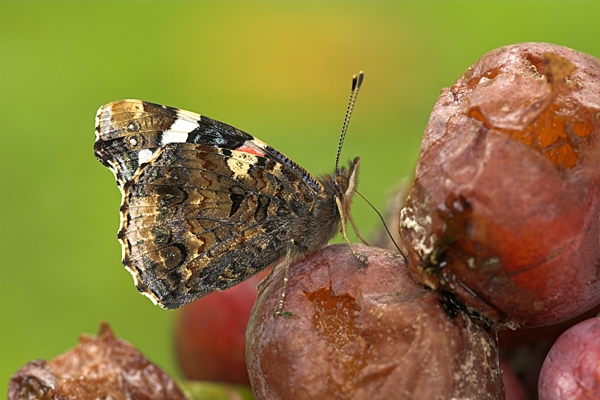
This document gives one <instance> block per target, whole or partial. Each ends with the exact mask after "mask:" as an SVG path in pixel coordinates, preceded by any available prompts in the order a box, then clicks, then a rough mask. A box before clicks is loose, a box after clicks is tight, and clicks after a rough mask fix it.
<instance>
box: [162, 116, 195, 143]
mask: <svg viewBox="0 0 600 400" xmlns="http://www.w3.org/2000/svg"><path fill="white" fill-rule="evenodd" d="M200 118H201V117H200V115H199V114H196V113H193V112H189V111H184V110H178V111H177V119H176V120H175V122H173V125H171V127H170V128H169V129H167V130H166V131H165V132H164V133H163V134H162V138H161V144H167V143H185V142H186V141H187V138H188V134H189V133H190V132H192V131H193V130H194V129H196V128H197V127H198V121H199V120H200Z"/></svg>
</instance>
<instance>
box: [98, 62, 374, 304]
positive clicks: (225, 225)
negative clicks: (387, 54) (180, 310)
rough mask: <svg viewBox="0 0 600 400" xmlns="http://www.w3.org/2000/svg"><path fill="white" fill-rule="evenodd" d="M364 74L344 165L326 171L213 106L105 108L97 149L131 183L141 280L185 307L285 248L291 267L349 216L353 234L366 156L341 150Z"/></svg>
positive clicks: (124, 215) (133, 241)
mask: <svg viewBox="0 0 600 400" xmlns="http://www.w3.org/2000/svg"><path fill="white" fill-rule="evenodd" d="M362 79H363V73H362V72H361V73H360V74H359V75H358V76H354V77H353V86H352V91H351V96H350V104H349V107H348V112H347V113H346V120H345V122H344V128H343V133H342V137H341V139H340V148H338V154H337V159H336V167H335V171H334V172H333V173H332V174H328V175H324V176H322V177H320V178H315V177H313V176H312V175H311V174H309V173H308V172H307V171H306V170H305V169H303V168H302V167H301V166H299V165H298V164H296V163H295V162H294V161H292V160H290V159H289V158H287V157H286V156H285V155H284V154H283V153H281V152H279V151H278V150H276V149H274V148H272V147H271V146H269V145H268V144H266V143H264V142H262V141H260V140H259V139H257V138H255V137H253V136H252V135H249V134H248V133H246V132H243V131H241V130H239V129H237V128H234V127H232V126H230V125H227V124H225V123H222V122H219V121H217V120H214V119H211V118H208V117H206V116H203V115H199V114H196V113H193V112H189V111H184V110H180V109H177V108H173V107H168V106H164V105H159V104H154V103H150V102H146V101H141V100H119V101H115V102H112V103H109V104H106V105H104V106H102V107H100V109H99V110H98V113H97V115H96V141H95V144H94V152H95V156H96V158H97V159H98V160H99V161H100V162H101V163H102V164H104V165H105V166H106V167H108V168H109V169H110V170H111V171H112V173H113V174H114V175H115V178H116V181H117V185H118V187H119V189H120V191H121V194H122V203H121V209H120V211H121V223H120V230H119V233H118V239H119V241H120V242H121V245H122V250H123V264H124V265H125V268H126V269H127V270H128V271H129V272H130V273H131V275H132V276H133V280H134V283H135V286H136V287H137V289H138V290H139V291H140V292H141V293H142V294H144V295H146V296H147V297H149V298H150V300H152V302H154V303H155V304H158V305H160V306H161V307H163V308H168V309H172V308H177V307H180V306H183V305H184V304H186V303H189V302H191V301H193V300H195V299H197V298H198V297H201V296H204V295H206V294H209V293H211V292H214V291H221V290H224V289H227V288H230V287H232V286H234V285H236V284H237V283H240V282H242V281H244V280H245V279H248V278H249V277H251V276H252V275H254V274H256V273H257V272H259V271H261V270H263V269H265V268H267V267H268V266H270V265H272V264H274V263H276V262H278V261H280V260H283V259H285V264H286V276H287V271H288V269H289V266H290V264H291V263H293V262H294V261H297V260H299V259H301V258H302V257H304V256H305V255H308V254H310V253H313V252H315V251H317V250H319V249H320V248H322V247H323V246H325V245H326V244H327V242H328V241H329V240H330V239H331V238H332V237H333V236H334V235H335V234H336V233H337V232H339V231H340V226H341V228H342V232H343V234H344V237H345V238H346V240H347V241H348V238H347V235H346V225H345V224H346V220H347V219H348V218H349V216H350V204H351V201H352V197H353V195H354V193H355V191H356V186H357V183H358V171H359V166H360V158H358V157H357V158H355V159H354V160H352V161H350V162H349V164H348V166H347V168H339V167H338V161H339V156H340V151H341V144H342V143H343V139H344V135H345V132H346V129H347V126H348V120H349V116H350V114H351V112H352V108H353V106H354V101H355V100H356V95H357V94H358V89H359V88H360V84H361V83H362ZM348 243H350V242H349V241H348ZM351 248H352V247H351ZM352 251H353V252H354V250H353V249H352ZM354 254H355V255H357V254H356V253H354ZM357 257H358V258H359V259H361V257H360V256H359V255H357ZM361 261H363V262H365V260H362V259H361ZM286 281H287V279H286ZM284 295H285V294H283V295H282V296H284ZM282 303H283V297H282V301H281V304H280V307H279V308H278V312H280V311H281V306H282Z"/></svg>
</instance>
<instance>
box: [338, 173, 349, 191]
mask: <svg viewBox="0 0 600 400" xmlns="http://www.w3.org/2000/svg"><path fill="white" fill-rule="evenodd" d="M335 183H337V184H338V186H339V187H340V189H342V192H346V189H348V185H349V184H350V182H349V181H348V177H347V176H344V175H338V176H336V177H335Z"/></svg>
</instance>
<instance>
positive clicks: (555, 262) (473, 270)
mask: <svg viewBox="0 0 600 400" xmlns="http://www.w3.org/2000/svg"><path fill="white" fill-rule="evenodd" d="M599 134H600V61H599V60H598V59H596V58H593V57H591V56H588V55H585V54H582V53H579V52H577V51H574V50H571V49H568V48H565V47H561V46H557V45H551V44H544V43H523V44H517V45H512V46H507V47H503V48H500V49H497V50H494V51H492V52H490V53H488V54H486V55H485V56H484V57H483V58H481V59H480V60H479V61H477V62H476V63H475V64H474V65H473V66H471V67H469V69H468V70H467V71H466V72H465V73H464V74H463V76H462V77H461V78H460V79H459V80H458V81H457V82H456V83H455V84H454V86H452V87H451V88H449V89H444V90H442V93H441V95H440V97H439V99H438V101H437V103H436V105H435V107H434V109H433V112H432V114H431V117H430V120H429V123H428V126H427V128H426V130H425V134H424V137H423V141H422V144H421V150H420V154H419V159H418V163H417V169H416V174H415V180H414V182H413V187H412V189H411V192H410V195H409V198H408V200H407V205H406V207H405V208H404V209H403V211H402V214H401V223H400V225H401V231H402V235H403V237H404V243H405V246H406V248H407V250H408V255H409V259H410V262H409V267H410V269H411V271H412V273H413V275H414V277H415V278H416V279H417V280H418V281H419V282H422V283H424V284H425V285H427V286H429V287H431V288H433V289H435V290H439V291H442V292H450V293H453V294H454V295H456V296H457V297H458V299H459V300H460V301H461V302H463V303H464V304H466V305H468V306H469V307H470V308H471V309H473V310H476V311H477V312H478V313H480V314H481V315H483V316H485V317H486V318H488V319H490V320H491V321H493V322H495V323H496V324H498V326H510V327H516V326H528V327H534V326H544V325H550V324H555V323H559V322H561V321H565V320H567V319H570V318H573V317H575V316H577V315H579V314H581V313H583V312H585V311H586V310H589V309H590V308H592V307H594V306H595V305H597V304H598V303H600V279H598V277H599V276H600V271H599V269H600V246H598V243H599V241H600V218H599V216H600V169H599V168H598V167H597V165H598V162H599V161H600V148H599V143H600V141H599V137H598V136H599Z"/></svg>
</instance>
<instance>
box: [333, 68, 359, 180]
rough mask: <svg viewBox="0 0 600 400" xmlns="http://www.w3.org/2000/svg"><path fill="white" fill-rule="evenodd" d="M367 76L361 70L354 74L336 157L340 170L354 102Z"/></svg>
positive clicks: (336, 163) (336, 167) (336, 168)
mask: <svg viewBox="0 0 600 400" xmlns="http://www.w3.org/2000/svg"><path fill="white" fill-rule="evenodd" d="M364 77H365V74H364V72H362V71H360V72H359V73H358V75H354V76H352V90H351V91H350V101H348V108H347V109H346V117H345V118H344V125H342V135H341V136H340V143H339V145H338V150H337V156H336V157H335V170H336V172H337V171H338V165H339V163H340V155H341V154H342V145H343V144H344V138H345V137H346V131H347V130H348V125H349V124H350V117H351V116H352V110H354V103H356V96H358V91H359V90H360V86H361V85H362V81H363V78H364Z"/></svg>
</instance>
